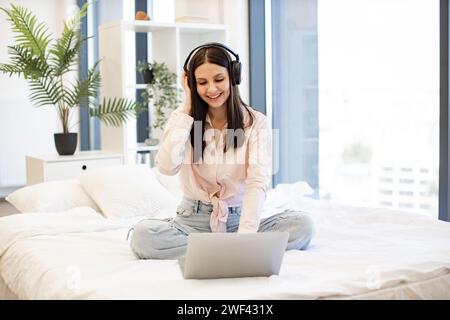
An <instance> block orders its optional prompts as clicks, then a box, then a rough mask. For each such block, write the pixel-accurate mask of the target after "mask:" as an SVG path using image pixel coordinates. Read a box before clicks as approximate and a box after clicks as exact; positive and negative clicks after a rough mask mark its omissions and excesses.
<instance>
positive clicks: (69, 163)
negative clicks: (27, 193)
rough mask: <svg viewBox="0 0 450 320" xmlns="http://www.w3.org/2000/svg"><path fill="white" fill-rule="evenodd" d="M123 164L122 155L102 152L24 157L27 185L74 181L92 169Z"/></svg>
mask: <svg viewBox="0 0 450 320" xmlns="http://www.w3.org/2000/svg"><path fill="white" fill-rule="evenodd" d="M120 164H123V155H122V154H120V153H111V152H104V151H80V152H78V153H76V154H74V155H72V156H59V155H38V156H26V166H27V185H31V184H36V183H41V182H44V181H52V180H64V179H75V178H77V177H78V176H79V175H80V174H81V173H82V172H84V171H86V170H91V169H94V168H100V167H107V166H111V165H120Z"/></svg>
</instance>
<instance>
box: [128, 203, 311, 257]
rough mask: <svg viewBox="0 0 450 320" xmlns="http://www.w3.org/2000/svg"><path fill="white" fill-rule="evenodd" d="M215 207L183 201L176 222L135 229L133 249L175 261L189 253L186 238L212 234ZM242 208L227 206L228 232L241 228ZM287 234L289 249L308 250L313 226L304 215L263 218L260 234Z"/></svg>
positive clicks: (152, 221)
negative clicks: (198, 234) (277, 232)
mask: <svg viewBox="0 0 450 320" xmlns="http://www.w3.org/2000/svg"><path fill="white" fill-rule="evenodd" d="M211 212H212V204H207V203H203V202H201V201H199V200H191V199H188V198H184V199H183V201H182V202H181V203H180V205H179V206H178V208H177V216H176V218H175V219H173V218H168V219H162V220H161V219H145V220H142V221H140V222H138V223H137V224H136V225H135V226H134V228H133V234H132V236H131V249H132V250H133V252H134V253H135V255H136V256H137V257H138V258H140V259H176V258H177V257H179V256H182V255H184V254H185V253H186V246H187V235H188V234H189V233H191V232H211V228H210V226H209V220H210V215H211ZM240 216H241V207H228V220H227V232H236V231H237V230H238V227H239V219H240ZM268 231H288V232H289V239H288V244H287V248H286V250H290V249H297V250H305V249H306V248H307V247H308V245H309V243H310V241H311V237H312V235H313V223H312V220H311V218H310V217H308V216H307V215H306V214H305V213H302V212H298V211H285V212H282V213H279V214H276V215H273V216H271V217H269V218H266V219H262V221H261V223H260V226H259V229H258V232H268Z"/></svg>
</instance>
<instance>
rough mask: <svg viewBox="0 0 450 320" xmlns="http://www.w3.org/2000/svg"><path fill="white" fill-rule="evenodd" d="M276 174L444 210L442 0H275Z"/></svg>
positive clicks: (386, 202)
mask: <svg viewBox="0 0 450 320" xmlns="http://www.w3.org/2000/svg"><path fill="white" fill-rule="evenodd" d="M271 16H272V21H271V23H272V57H273V60H272V61H273V64H272V69H273V70H272V84H273V106H272V110H273V126H274V128H275V129H279V130H280V131H279V141H278V142H279V150H280V151H279V153H280V156H279V157H280V160H279V170H278V172H277V174H276V176H275V179H274V180H275V183H280V182H293V181H296V180H305V181H307V182H308V183H309V184H310V185H311V186H312V187H313V188H314V189H315V191H316V197H319V198H322V199H330V200H332V201H334V202H339V203H342V204H348V205H357V206H359V205H360V206H373V207H387V208H394V209H396V208H397V209H400V210H407V211H414V212H422V213H426V214H429V215H431V216H433V217H436V218H437V215H438V181H439V171H438V167H439V1H438V0H411V1H405V0H339V1H335V0H286V1H276V0H272V1H271Z"/></svg>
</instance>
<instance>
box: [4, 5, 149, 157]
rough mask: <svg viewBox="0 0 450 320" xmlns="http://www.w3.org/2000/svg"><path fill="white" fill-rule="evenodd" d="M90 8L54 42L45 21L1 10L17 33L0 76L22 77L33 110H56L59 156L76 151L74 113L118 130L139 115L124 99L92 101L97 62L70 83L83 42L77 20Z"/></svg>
mask: <svg viewBox="0 0 450 320" xmlns="http://www.w3.org/2000/svg"><path fill="white" fill-rule="evenodd" d="M87 7H88V4H87V3H86V4H85V5H84V6H83V7H82V8H81V9H80V11H79V12H78V13H77V14H76V15H75V17H74V18H72V19H71V20H69V21H65V22H64V29H63V32H62V34H61V36H60V38H59V39H52V38H51V35H50V33H49V32H48V28H47V26H46V25H45V23H44V22H39V21H37V18H36V16H35V15H34V14H33V13H32V12H31V11H30V10H28V9H27V8H24V7H21V6H16V5H13V4H10V8H3V7H0V10H1V11H3V12H4V13H6V15H7V16H8V20H9V21H10V22H11V25H12V31H13V32H14V33H16V37H15V41H16V43H15V44H14V45H12V46H8V52H9V55H10V62H9V63H8V64H2V63H1V64H0V72H3V73H4V74H7V75H9V76H12V75H17V76H19V77H20V76H23V78H24V79H25V80H27V82H28V84H29V89H30V100H31V102H32V103H33V104H34V105H35V106H36V107H41V106H47V105H50V106H53V107H55V108H56V110H57V113H58V117H59V120H60V123H61V126H62V132H61V133H55V134H54V139H55V145H56V149H57V151H58V153H59V154H60V155H71V154H73V153H74V152H75V149H76V146H77V133H74V132H70V130H71V129H72V127H73V126H74V125H76V124H78V123H75V124H72V123H71V117H72V115H73V113H74V112H75V111H77V110H78V108H87V109H88V110H89V114H90V116H93V117H97V118H99V119H100V120H101V121H103V122H105V124H107V125H112V126H120V125H121V124H122V123H123V122H125V121H126V120H127V119H128V118H130V117H134V116H136V114H138V113H139V112H141V111H142V107H141V106H140V105H139V104H136V103H135V102H133V101H131V100H127V99H124V98H117V97H116V98H113V99H111V98H104V99H103V101H102V103H101V104H98V103H97V102H96V98H97V96H98V90H99V88H100V85H101V75H100V72H99V71H98V68H97V66H98V63H99V62H96V63H95V64H94V66H93V67H92V68H90V69H89V70H88V72H87V75H86V76H85V77H84V78H83V79H71V77H72V78H74V76H73V71H74V70H76V69H77V63H78V54H79V50H80V47H81V45H82V44H83V43H84V42H85V41H86V40H87V38H84V37H82V36H81V34H80V30H79V25H80V20H81V19H82V18H83V17H84V16H86V13H87Z"/></svg>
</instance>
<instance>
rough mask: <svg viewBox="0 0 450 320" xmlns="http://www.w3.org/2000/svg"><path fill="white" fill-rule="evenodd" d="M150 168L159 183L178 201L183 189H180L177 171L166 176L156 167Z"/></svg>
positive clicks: (180, 198)
mask: <svg viewBox="0 0 450 320" xmlns="http://www.w3.org/2000/svg"><path fill="white" fill-rule="evenodd" d="M152 170H153V172H154V174H155V176H156V178H157V179H158V181H159V183H161V185H162V186H163V187H164V188H166V189H167V191H169V192H170V193H171V194H172V195H173V196H174V197H175V198H176V199H177V200H178V202H180V201H181V200H182V198H183V191H182V190H181V182H180V177H179V173H177V174H175V175H173V176H168V175H165V174H163V173H161V172H160V171H159V169H158V167H153V168H152Z"/></svg>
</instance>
